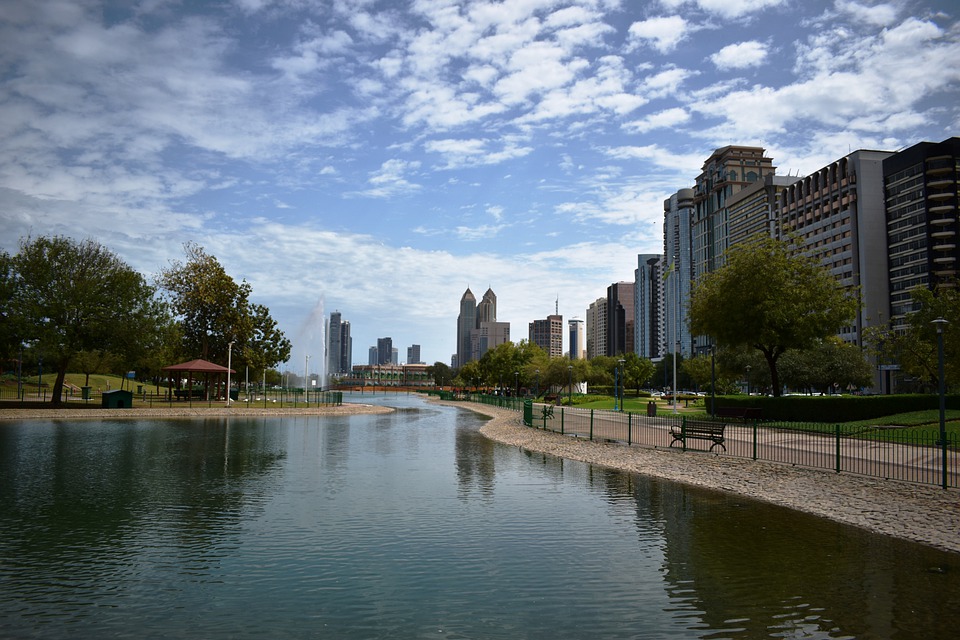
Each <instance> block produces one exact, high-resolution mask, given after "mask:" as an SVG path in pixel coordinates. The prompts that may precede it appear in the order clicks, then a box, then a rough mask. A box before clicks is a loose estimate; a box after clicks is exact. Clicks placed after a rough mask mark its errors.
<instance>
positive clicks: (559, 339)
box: [528, 314, 563, 358]
mask: <svg viewBox="0 0 960 640" xmlns="http://www.w3.org/2000/svg"><path fill="white" fill-rule="evenodd" d="M528 331H529V333H528V338H529V340H530V342H531V343H533V344H535V345H537V346H538V347H540V348H541V349H543V350H544V351H546V352H547V355H548V356H550V357H551V358H560V357H562V356H563V316H561V315H556V314H554V315H549V316H547V317H546V318H545V319H543V320H534V321H533V322H531V323H530V325H529V327H528Z"/></svg>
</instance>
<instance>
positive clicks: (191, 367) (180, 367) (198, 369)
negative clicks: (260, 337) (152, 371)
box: [161, 359, 236, 400]
mask: <svg viewBox="0 0 960 640" xmlns="http://www.w3.org/2000/svg"><path fill="white" fill-rule="evenodd" d="M161 370H162V371H167V372H169V376H168V377H169V378H176V380H177V390H176V392H175V393H171V394H170V397H171V398H173V397H174V396H175V397H176V398H177V400H179V399H181V398H183V399H186V400H191V399H193V397H194V390H193V374H195V373H196V374H201V373H202V374H203V377H204V389H203V394H202V396H201V397H206V398H207V399H209V397H210V376H211V375H213V376H214V380H215V381H216V386H217V388H219V386H220V384H219V381H220V379H221V378H222V377H223V376H224V375H226V374H227V373H236V371H234V370H233V369H228V368H226V367H221V366H220V365H219V364H214V363H212V362H207V361H206V360H199V359H198V360H191V361H190V362H181V363H180V364H171V365H169V366H166V367H162V368H161ZM183 374H186V376H187V390H186V391H183V390H181V388H180V382H181V380H183ZM171 386H172V385H171ZM229 392H230V390H229V389H228V390H227V393H229Z"/></svg>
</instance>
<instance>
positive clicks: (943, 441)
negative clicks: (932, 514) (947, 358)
mask: <svg viewBox="0 0 960 640" xmlns="http://www.w3.org/2000/svg"><path fill="white" fill-rule="evenodd" d="M933 324H935V325H936V326H937V378H938V380H937V382H938V386H939V387H940V457H941V459H942V460H943V488H944V489H946V488H947V422H946V419H945V415H946V409H947V403H946V384H945V381H944V379H943V327H944V325H946V324H948V322H947V320H945V319H944V318H937V319H936V320H934V321H933Z"/></svg>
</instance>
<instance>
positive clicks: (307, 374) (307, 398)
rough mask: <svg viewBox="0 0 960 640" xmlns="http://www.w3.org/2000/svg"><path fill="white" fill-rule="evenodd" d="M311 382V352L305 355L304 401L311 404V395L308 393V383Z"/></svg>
mask: <svg viewBox="0 0 960 640" xmlns="http://www.w3.org/2000/svg"><path fill="white" fill-rule="evenodd" d="M309 382H310V354H307V355H305V356H303V401H304V402H306V403H307V404H308V405H309V404H310V396H309V395H307V384H308V383H309Z"/></svg>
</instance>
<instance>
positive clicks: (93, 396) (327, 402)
mask: <svg viewBox="0 0 960 640" xmlns="http://www.w3.org/2000/svg"><path fill="white" fill-rule="evenodd" d="M137 386H138V389H137V390H136V391H131V393H132V399H133V406H135V407H189V408H193V407H219V406H223V405H224V404H225V402H226V401H225V400H224V398H223V397H219V398H217V397H214V396H213V395H212V394H211V395H210V396H209V397H208V396H207V395H205V394H203V393H198V394H191V393H185V392H183V393H181V394H180V395H179V397H178V396H177V395H176V394H171V393H170V391H169V390H168V389H165V388H163V387H161V388H160V391H159V392H158V391H156V390H155V389H156V387H147V386H145V385H137ZM151 388H152V389H154V391H150V390H149V389H151ZM61 398H62V401H63V403H64V405H65V406H67V407H85V406H88V407H100V406H101V405H102V403H103V392H102V391H101V390H99V389H98V390H94V389H90V390H88V391H87V392H85V393H82V392H77V391H75V390H70V389H67V388H64V392H63V395H62V396H61ZM50 400H51V396H50V390H49V389H47V388H41V389H37V388H36V385H34V386H33V388H29V389H28V388H27V387H24V389H23V390H22V391H21V392H20V393H19V394H18V392H17V390H16V389H15V388H11V389H0V401H2V402H3V404H2V405H0V407H2V406H5V407H17V406H22V405H26V404H29V405H30V406H33V407H35V406H36V405H37V403H49V402H50ZM231 404H233V405H236V406H245V407H264V408H265V407H271V406H272V407H286V408H290V407H293V408H298V407H299V408H303V407H310V406H340V405H342V404H343V392H342V391H320V390H315V389H307V390H306V391H305V390H304V389H267V390H265V391H253V390H251V391H250V393H248V394H237V393H236V392H234V397H233V400H232V402H231Z"/></svg>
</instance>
